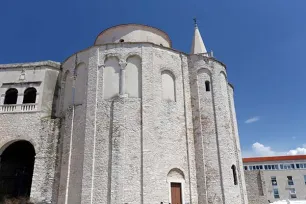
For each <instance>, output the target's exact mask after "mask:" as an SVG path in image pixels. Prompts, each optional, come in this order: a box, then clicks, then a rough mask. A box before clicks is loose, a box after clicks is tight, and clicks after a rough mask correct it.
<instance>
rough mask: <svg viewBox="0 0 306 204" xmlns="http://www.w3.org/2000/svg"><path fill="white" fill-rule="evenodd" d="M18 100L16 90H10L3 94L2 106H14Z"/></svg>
mask: <svg viewBox="0 0 306 204" xmlns="http://www.w3.org/2000/svg"><path fill="white" fill-rule="evenodd" d="M17 98H18V91H17V89H14V88H11V89H8V90H7V91H6V92H5V98H4V104H16V103H17Z"/></svg>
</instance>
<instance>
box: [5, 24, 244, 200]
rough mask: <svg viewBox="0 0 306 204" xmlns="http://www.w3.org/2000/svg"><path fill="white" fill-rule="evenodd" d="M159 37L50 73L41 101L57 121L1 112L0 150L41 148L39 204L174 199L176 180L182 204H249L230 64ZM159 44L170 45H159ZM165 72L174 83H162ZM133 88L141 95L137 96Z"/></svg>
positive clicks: (103, 48)
mask: <svg viewBox="0 0 306 204" xmlns="http://www.w3.org/2000/svg"><path fill="white" fill-rule="evenodd" d="M140 27H141V26H140ZM150 29H152V28H150ZM150 29H149V30H146V32H144V33H142V35H141V39H146V38H145V35H146V33H147V32H151V30H150ZM119 30H120V32H121V33H120V35H119V34H118V36H121V37H122V36H124V35H123V34H122V32H123V31H122V29H119ZM137 32H138V31H137ZM159 33H161V35H164V33H162V32H161V31H158V32H157V31H156V32H155V33H154V35H149V36H150V37H152V36H153V37H152V38H153V39H151V38H150V39H149V38H148V40H147V41H145V42H144V40H142V41H141V42H137V41H136V42H135V39H136V37H135V36H133V35H130V34H129V35H128V39H127V40H130V41H127V42H124V43H123V42H121V43H117V41H118V40H119V39H117V38H116V42H115V43H109V44H103V43H102V44H101V43H98V44H97V45H96V46H93V47H90V48H88V49H86V50H84V51H81V52H78V53H76V54H74V55H73V56H71V57H69V58H68V59H67V60H66V61H65V62H63V64H62V65H61V70H57V71H56V73H51V72H50V73H49V74H48V76H50V79H48V80H53V82H54V83H53V88H52V86H46V85H45V84H46V83H48V84H50V83H49V82H47V81H43V80H42V79H40V80H41V81H42V84H43V85H44V87H45V89H42V90H43V92H45V93H48V94H47V95H48V97H47V96H42V101H43V102H40V104H41V105H43V104H49V105H50V106H51V107H52V108H53V110H52V111H51V113H55V116H56V117H57V118H58V119H50V118H51V117H50V116H48V115H47V119H44V120H43V119H41V118H40V117H41V115H44V116H45V115H46V114H43V113H45V112H43V113H40V112H38V113H22V114H2V115H0V118H1V119H3V121H6V122H5V123H1V127H0V128H1V129H0V134H1V135H5V137H3V138H0V142H1V143H0V144H2V145H4V144H6V143H7V142H9V141H12V140H14V139H26V140H28V141H30V142H32V143H33V145H34V147H35V149H36V151H37V158H36V164H35V171H34V176H33V185H32V192H31V196H32V197H33V198H34V199H37V200H46V201H48V202H50V201H51V200H52V199H53V200H52V201H53V203H58V204H62V203H65V204H66V203H71V204H78V203H82V204H98V203H99V204H100V203H108V204H123V203H128V204H139V203H143V204H160V203H161V202H163V203H171V188H170V186H171V182H178V183H181V186H182V200H183V201H182V203H184V204H187V203H188V204H233V203H235V204H247V203H248V201H247V197H246V187H245V183H244V174H243V171H242V161H241V154H240V144H239V137H238V130H237V121H236V113H235V109H234V101H233V90H232V88H231V87H230V86H229V85H228V81H227V75H226V69H225V65H223V64H222V63H221V62H219V61H217V60H215V59H214V58H212V57H208V55H207V54H205V56H204V55H201V54H199V55H187V54H185V53H182V52H179V51H176V50H173V49H171V48H169V47H170V46H171V42H170V40H169V39H167V38H166V37H165V36H158V35H159ZM115 34H116V33H114V35H115ZM101 35H103V34H101ZM118 36H117V37H118ZM154 36H157V37H156V39H154V38H155V37H154ZM99 39H100V41H101V40H103V39H104V38H103V36H102V37H101V36H100V38H99ZM161 39H163V40H165V42H167V43H169V44H168V45H167V46H166V47H163V46H162V45H159V44H156V42H159V41H160V40H161ZM107 40H108V41H109V40H111V38H109V37H107ZM136 58H137V60H139V59H141V63H140V64H138V63H137V62H138V61H137V60H136ZM110 59H111V60H110ZM133 59H135V60H133ZM129 63H130V64H129ZM133 63H134V64H133ZM38 64H39V63H38ZM112 67H114V69H112ZM126 67H129V69H131V70H129V72H126V71H125V68H126ZM0 68H1V66H0ZM105 69H108V71H105ZM113 70H114V71H113ZM165 72H166V73H167V74H169V76H170V77H169V76H167V78H165V81H162V73H165ZM57 73H59V76H60V77H59V80H58V82H57V79H56V76H57ZM131 73H137V74H135V76H133V75H127V74H131ZM107 77H113V78H114V83H112V80H108V79H109V78H107ZM116 77H119V78H116ZM133 77H134V78H133ZM113 78H112V79H113ZM129 80H134V83H129ZM171 80H173V81H171ZM207 81H208V82H209V86H210V87H209V90H207V88H206V86H207ZM126 83H129V86H128V89H129V91H128V89H127V86H126ZM56 84H57V85H58V88H57V87H56V86H55V85H56ZM132 85H133V86H135V87H134V88H135V89H137V90H138V91H133V90H132V91H131V86H132ZM132 88H133V87H132ZM165 88H167V90H165ZM171 88H173V89H174V90H173V91H172V90H171ZM49 90H51V91H49ZM105 90H107V97H104V92H105ZM3 91H4V90H3ZM54 92H55V93H54ZM116 93H117V94H116ZM128 93H133V94H131V95H130V96H129V95H128ZM173 93H174V97H173V96H171V97H168V96H167V94H173ZM50 94H53V95H54V98H52V97H50ZM112 94H115V95H112ZM137 96H138V97H137ZM51 101H52V102H51ZM42 103H43V104H42ZM54 109H55V110H54ZM18 119H19V121H18ZM16 121H18V122H16ZM58 121H60V124H59V123H58ZM10 130H14V131H10ZM15 130H16V131H15ZM233 165H234V166H235V167H236V169H237V170H236V173H237V185H235V184H234V178H233V171H232V166H233Z"/></svg>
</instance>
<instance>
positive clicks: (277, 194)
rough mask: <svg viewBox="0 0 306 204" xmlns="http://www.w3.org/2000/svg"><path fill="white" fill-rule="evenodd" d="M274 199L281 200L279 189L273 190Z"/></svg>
mask: <svg viewBox="0 0 306 204" xmlns="http://www.w3.org/2000/svg"><path fill="white" fill-rule="evenodd" d="M273 194H274V198H279V192H278V189H277V188H274V189H273Z"/></svg>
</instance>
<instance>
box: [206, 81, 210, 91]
mask: <svg viewBox="0 0 306 204" xmlns="http://www.w3.org/2000/svg"><path fill="white" fill-rule="evenodd" d="M205 90H206V91H210V82H209V81H205Z"/></svg>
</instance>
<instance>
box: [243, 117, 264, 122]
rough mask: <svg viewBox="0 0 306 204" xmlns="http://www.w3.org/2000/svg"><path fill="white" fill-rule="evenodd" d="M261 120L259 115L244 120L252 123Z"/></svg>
mask: <svg viewBox="0 0 306 204" xmlns="http://www.w3.org/2000/svg"><path fill="white" fill-rule="evenodd" d="M259 120H260V118H259V116H255V117H252V118H249V119H247V120H246V121H244V123H246V124H250V123H255V122H257V121H259Z"/></svg>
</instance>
